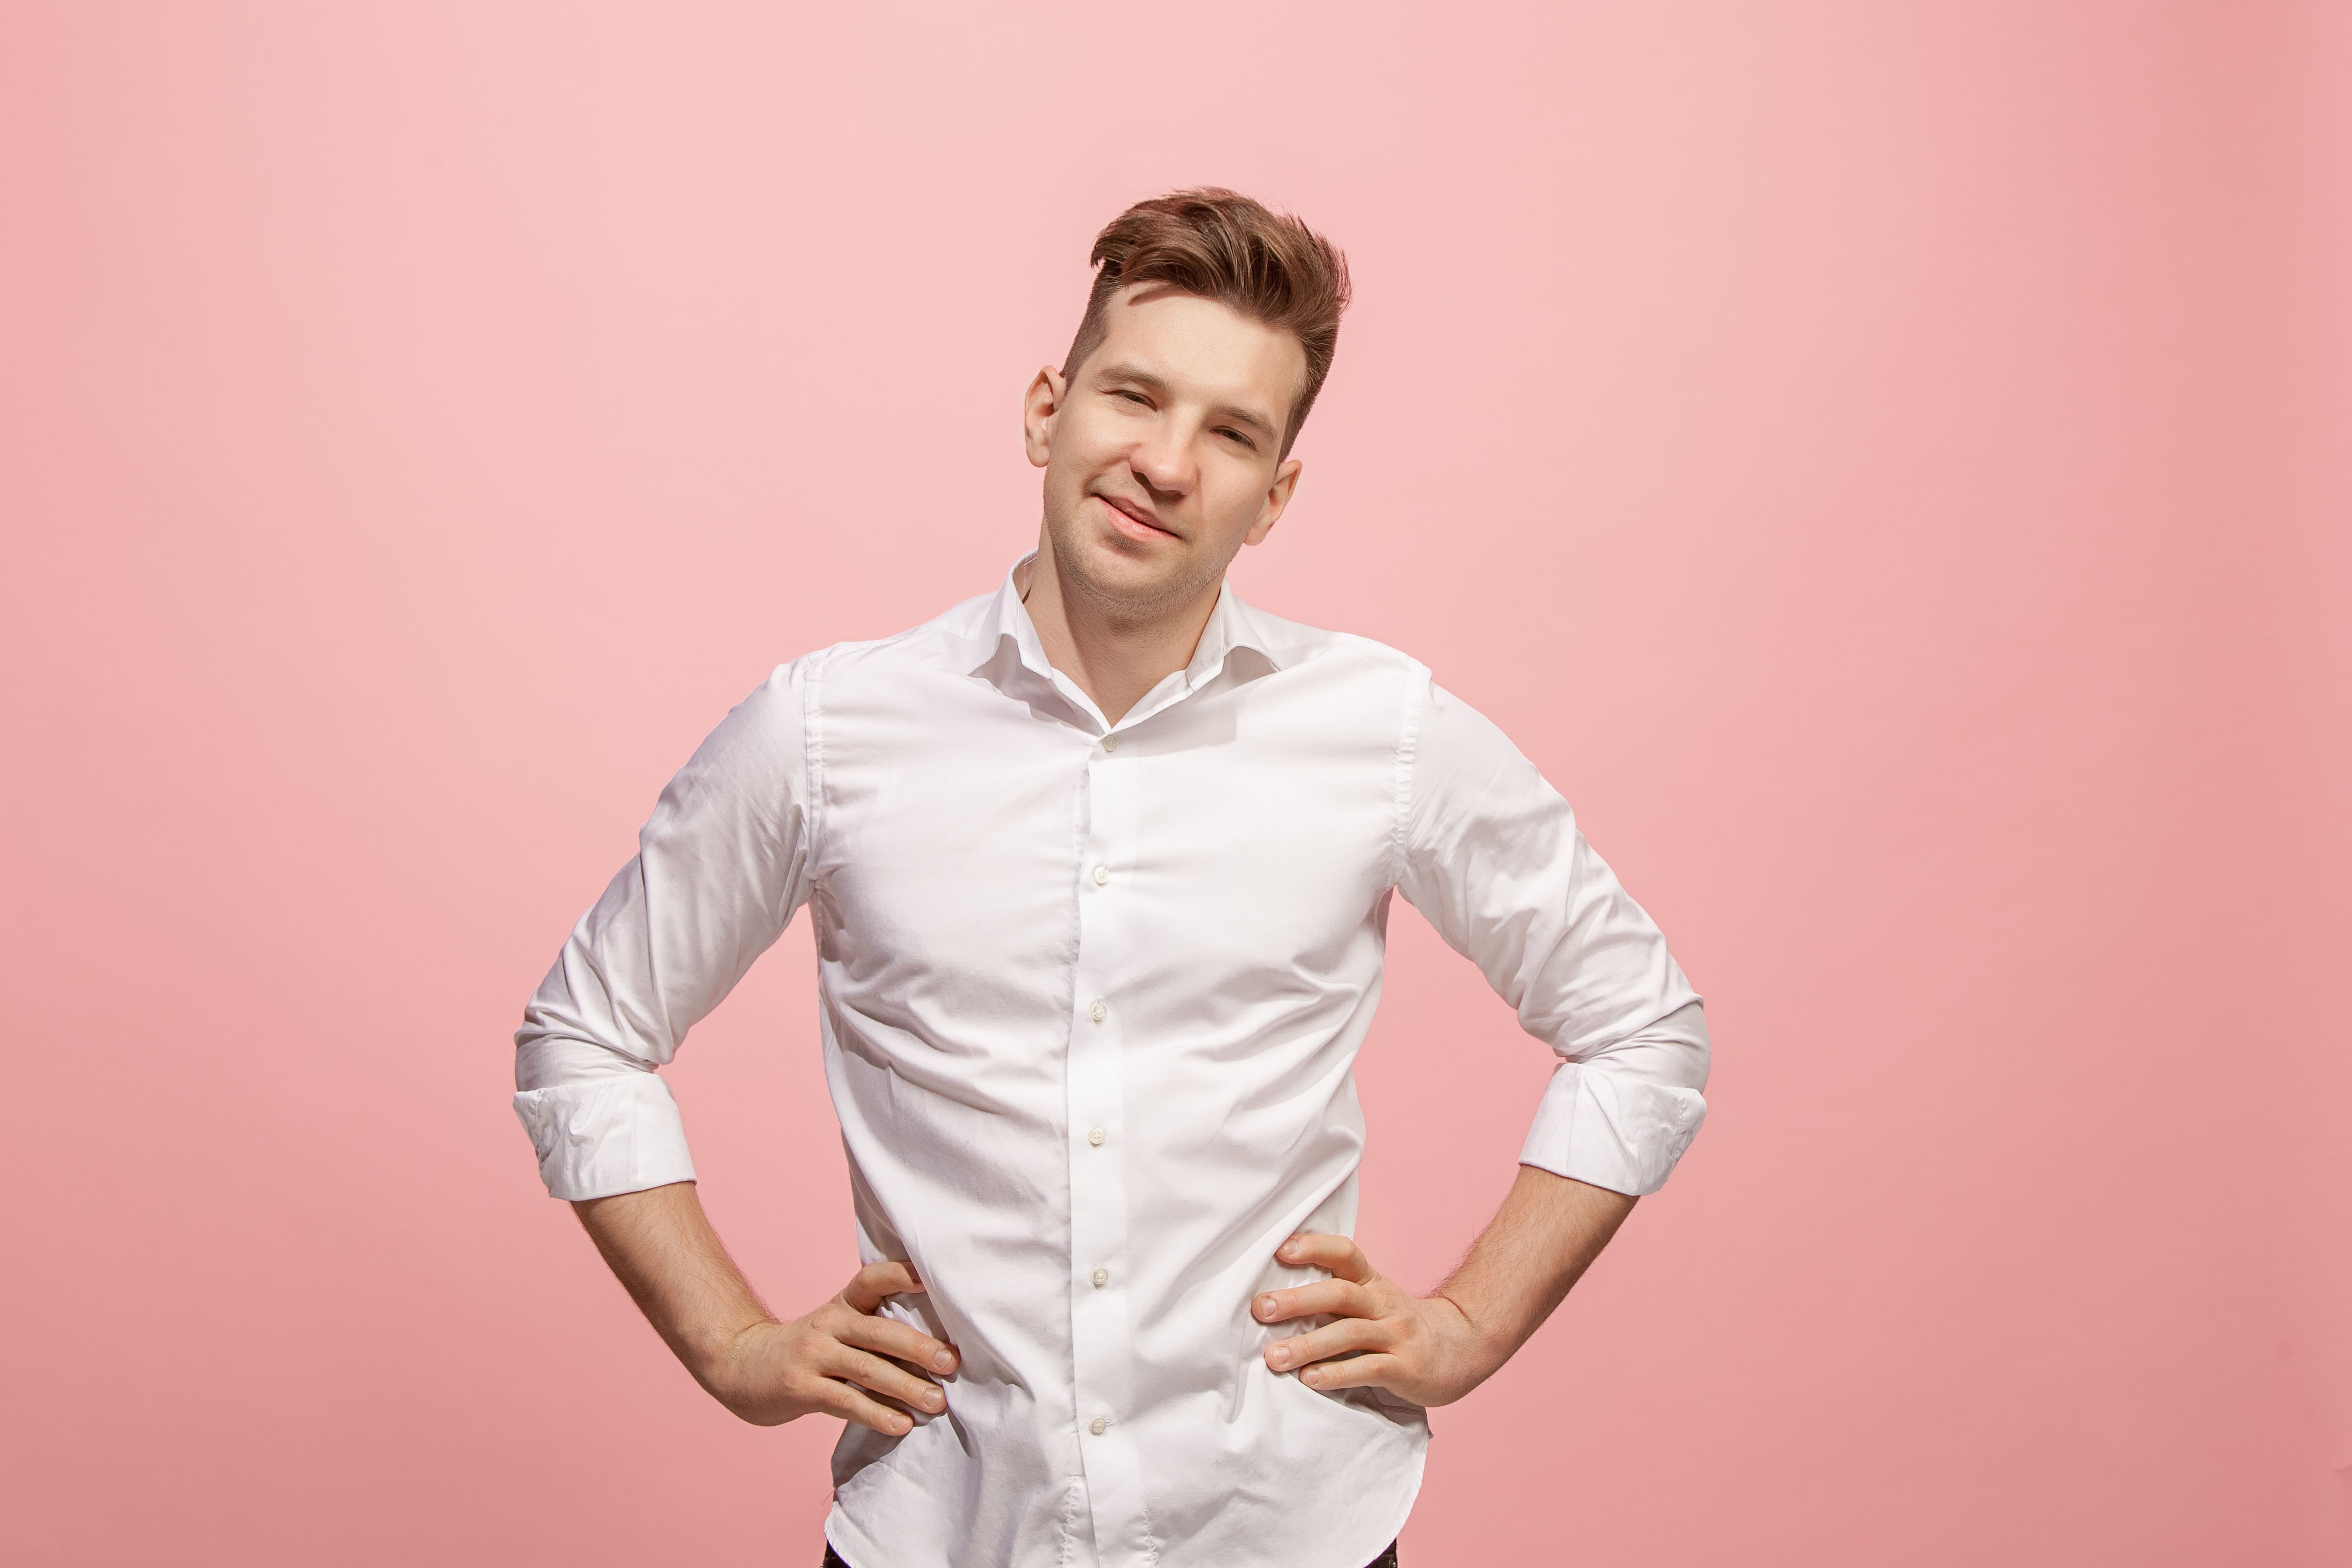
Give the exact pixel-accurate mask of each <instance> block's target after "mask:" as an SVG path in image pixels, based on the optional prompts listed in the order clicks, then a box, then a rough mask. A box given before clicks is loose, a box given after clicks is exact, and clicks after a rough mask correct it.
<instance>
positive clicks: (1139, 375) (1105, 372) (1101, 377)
mask: <svg viewBox="0 0 2352 1568" xmlns="http://www.w3.org/2000/svg"><path fill="white" fill-rule="evenodd" d="M1095 380H1096V381H1097V382H1101V383H1103V384H1106V385H1108V383H1109V382H1134V383H1135V384H1136V385H1138V386H1144V387H1150V388H1151V389H1152V390H1153V391H1155V392H1165V391H1167V390H1168V383H1167V382H1163V381H1161V380H1160V378H1159V377H1158V376H1155V375H1153V374H1152V373H1151V372H1150V371H1147V370H1145V369H1144V368H1143V367H1142V366H1140V365H1129V364H1123V363H1119V362H1117V361H1114V362H1112V363H1110V364H1108V365H1105V366H1104V367H1103V368H1102V369H1100V370H1098V371H1096V372H1095Z"/></svg>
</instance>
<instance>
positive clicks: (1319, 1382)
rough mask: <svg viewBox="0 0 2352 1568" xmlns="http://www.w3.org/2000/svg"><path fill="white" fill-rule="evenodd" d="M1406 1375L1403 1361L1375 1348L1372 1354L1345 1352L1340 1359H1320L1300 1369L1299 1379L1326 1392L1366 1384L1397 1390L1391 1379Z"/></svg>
mask: <svg viewBox="0 0 2352 1568" xmlns="http://www.w3.org/2000/svg"><path fill="white" fill-rule="evenodd" d="M1403 1375H1404V1363H1403V1362H1402V1361H1401V1360H1399V1359H1398V1358H1397V1357H1395V1356H1393V1355H1386V1354H1381V1353H1379V1352H1375V1353H1373V1354H1370V1355H1350V1356H1343V1357H1342V1358H1340V1359H1339V1360H1338V1361H1318V1362H1317V1363H1316V1364H1314V1365H1312V1366H1310V1367H1308V1368H1307V1370H1306V1371H1304V1372H1302V1373H1300V1374H1299V1375H1298V1381H1299V1382H1301V1383H1304V1384H1305V1385H1307V1387H1309V1388H1318V1389H1321V1390H1323V1391H1324V1392H1326V1393H1328V1392H1329V1391H1330V1390H1332V1389H1334V1388H1364V1387H1368V1386H1370V1385H1374V1384H1377V1385H1380V1386H1381V1387H1382V1388H1386V1389H1388V1390H1390V1391H1391V1393H1394V1392H1397V1387H1396V1384H1395V1383H1394V1382H1393V1381H1391V1380H1392V1379H1397V1378H1402V1376H1403Z"/></svg>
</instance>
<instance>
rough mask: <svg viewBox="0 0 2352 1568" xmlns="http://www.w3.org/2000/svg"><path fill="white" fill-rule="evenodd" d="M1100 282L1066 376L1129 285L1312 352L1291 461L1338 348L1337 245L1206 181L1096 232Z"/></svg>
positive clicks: (1285, 443) (1095, 341)
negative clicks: (1244, 321) (1174, 294)
mask: <svg viewBox="0 0 2352 1568" xmlns="http://www.w3.org/2000/svg"><path fill="white" fill-rule="evenodd" d="M1089 259H1090V260H1091V261H1092V263H1093V265H1094V267H1095V269H1096V270H1095V286H1094V289H1093V291H1092V292H1091V293H1089V294H1088V295H1087V314H1086V317H1085V319H1083V320H1081V321H1080V322H1079V323H1078V335H1077V338H1076V340H1074V341H1073V342H1072V343H1071V344H1070V357H1069V358H1068V359H1067V360H1066V361H1063V364H1062V373H1063V374H1064V375H1066V376H1067V375H1071V374H1075V373H1076V371H1077V368H1078V367H1079V366H1080V365H1081V364H1084V363H1085V362H1086V358H1087V355H1088V354H1091V353H1093V352H1094V351H1095V350H1096V349H1097V348H1098V347H1100V346H1101V343H1102V340H1103V339H1104V338H1105V337H1106V336H1108V333H1109V331H1110V327H1109V323H1108V321H1107V320H1106V319H1105V312H1106V311H1107V310H1108V308H1109V306H1110V297H1111V296H1112V295H1113V294H1116V293H1117V292H1118V290H1119V289H1121V288H1123V287H1126V286H1127V285H1129V284H1130V283H1164V284H1167V285H1169V286H1171V287H1175V288H1180V289H1181V290H1183V291H1184V292H1185V293H1187V294H1197V295H1199V296H1201V297H1202V298H1204V299H1213V300H1215V301H1217V302H1218V303H1219V304H1221V305H1223V306H1225V307H1227V308H1230V309H1234V310H1238V311H1240V312H1241V313H1242V314H1243V315H1244V316H1247V317H1250V318H1252V319H1255V320H1259V321H1263V322H1265V324H1266V325H1267V326H1269V327H1279V328H1281V329H1283V330H1285V331H1286V332H1288V333H1290V334H1292V335H1293V336H1294V337H1296V338H1297V340H1298V344H1299V347H1301V348H1303V349H1305V350H1307V384H1306V385H1305V386H1304V387H1302V388H1301V389H1300V390H1299V393H1298V399H1297V402H1294V403H1292V404H1291V405H1290V418H1289V419H1288V420H1287V421H1286V423H1284V426H1283V432H1282V453H1281V455H1283V456H1285V457H1287V456H1288V455H1290V444H1291V443H1292V442H1294V441H1296V440H1297V439H1298V427H1299V426H1300V425H1302V424H1304V423H1307V410H1308V409H1309V408H1311V407H1312V406H1314V402H1315V394H1316V393H1317V392H1320V391H1322V390H1323V378H1324V377H1325V376H1327V375H1328V374H1330V373H1331V353H1332V350H1335V349H1337V348H1338V347H1339V312H1341V311H1342V310H1345V309H1346V308H1348V258H1347V257H1346V256H1342V255H1340V254H1339V247H1338V246H1334V245H1333V244H1332V243H1331V242H1330V241H1329V240H1328V239H1325V238H1324V237H1323V236H1322V235H1318V234H1317V233H1316V232H1315V231H1314V230H1312V229H1310V228H1308V227H1307V225H1305V224H1303V223H1300V222H1299V221H1298V220H1297V218H1294V217H1292V216H1290V215H1289V214H1287V213H1279V214H1277V213H1274V212H1270V211H1268V210H1267V209H1266V208H1265V207H1264V206H1263V205H1261V204H1258V203H1256V202H1254V201H1252V200H1250V199H1249V198H1248V197H1247V196H1244V195H1237V194H1235V193H1234V192H1232V191H1223V190H1219V189H1218V188H1216V187H1215V186H1213V185H1204V186H1202V187H1201V188H1200V189H1198V190H1192V191H1177V192H1174V193H1171V194H1169V195H1165V196H1159V197H1155V198H1153V199H1152V200H1150V201H1148V202H1138V203H1136V204H1135V205H1133V206H1131V207H1129V208H1128V209H1127V211H1125V212H1123V213H1121V214H1119V215H1118V217H1116V218H1113V219H1112V220H1111V222H1110V226H1109V227H1108V228H1106V229H1104V230H1103V232H1102V233H1100V234H1098V235H1096V236H1095V248H1094V255H1093V256H1091V257H1090V258H1089Z"/></svg>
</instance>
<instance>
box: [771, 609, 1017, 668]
mask: <svg viewBox="0 0 2352 1568" xmlns="http://www.w3.org/2000/svg"><path fill="white" fill-rule="evenodd" d="M995 600H996V595H995V594H993V593H981V594H975V595H973V596H972V597H971V598H970V599H967V600H964V601H961V603H957V604H953V605H950V607H949V608H948V609H947V610H945V611H943V612H940V614H938V615H934V616H933V617H931V618H930V619H929V621H926V622H921V623H920V624H919V625H915V626H909V627H908V628H907V629H906V630H905V631H903V632H892V633H890V634H889V635H888V636H887V637H866V638H853V639H850V640H848V641H845V642H840V643H829V644H827V645H826V646H824V647H822V648H812V649H811V650H809V651H808V652H807V653H803V654H801V655H800V656H799V657H797V658H795V659H793V660H790V661H788V662H787V663H785V664H780V665H778V666H777V674H779V675H785V674H789V675H791V676H792V677H793V678H797V679H803V680H804V679H806V678H808V677H809V675H811V674H818V673H822V674H824V675H826V676H834V675H847V674H862V673H865V672H867V671H876V670H879V671H888V670H890V669H892V668H894V667H904V666H917V665H928V664H940V663H941V662H942V661H949V662H952V660H953V659H954V658H956V657H957V656H960V655H961V654H963V653H967V652H969V651H970V650H971V649H972V648H973V647H974V646H976V645H977V643H978V642H979V640H980V639H981V637H982V635H983V632H984V627H985V624H986V622H987V620H988V616H989V612H990V611H991V609H992V608H993V606H994V603H995Z"/></svg>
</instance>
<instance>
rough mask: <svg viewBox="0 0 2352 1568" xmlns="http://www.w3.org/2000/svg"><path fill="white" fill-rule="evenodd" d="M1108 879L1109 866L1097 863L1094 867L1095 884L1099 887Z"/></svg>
mask: <svg viewBox="0 0 2352 1568" xmlns="http://www.w3.org/2000/svg"><path fill="white" fill-rule="evenodd" d="M1109 880H1110V867H1108V866H1107V865H1098V866H1097V867H1095V885H1096V886H1097V887H1100V886H1101V885H1102V884H1103V883H1107V882H1108V881H1109Z"/></svg>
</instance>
